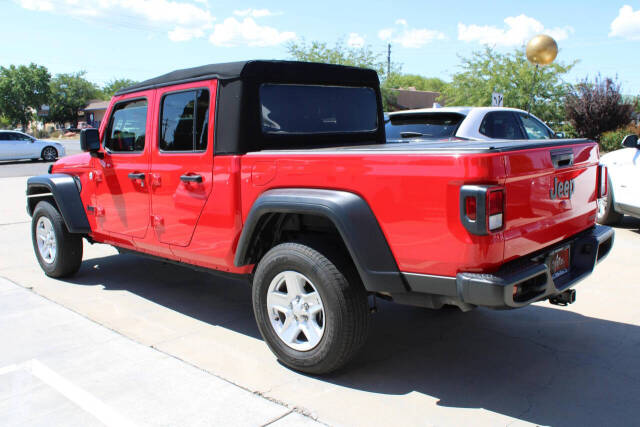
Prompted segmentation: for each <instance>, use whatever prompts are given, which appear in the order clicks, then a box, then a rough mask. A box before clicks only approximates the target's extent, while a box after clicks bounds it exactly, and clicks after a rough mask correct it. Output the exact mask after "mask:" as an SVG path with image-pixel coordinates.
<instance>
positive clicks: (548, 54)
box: [526, 34, 558, 114]
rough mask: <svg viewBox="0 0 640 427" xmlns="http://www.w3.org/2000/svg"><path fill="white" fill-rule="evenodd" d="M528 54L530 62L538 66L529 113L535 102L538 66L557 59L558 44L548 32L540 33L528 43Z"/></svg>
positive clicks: (530, 98) (534, 73) (535, 72)
mask: <svg viewBox="0 0 640 427" xmlns="http://www.w3.org/2000/svg"><path fill="white" fill-rule="evenodd" d="M526 54H527V59H528V60H529V62H531V63H532V64H535V65H536V68H535V69H534V70H533V83H532V84H531V95H530V96H529V105H528V107H527V113H528V114H531V104H533V94H534V91H535V88H536V78H537V77H538V68H540V66H541V65H542V66H544V65H549V64H551V63H552V62H553V61H554V59H556V56H558V44H557V43H556V41H555V40H554V39H553V37H551V36H548V35H546V34H538V35H537V36H535V37H534V38H532V39H531V40H529V43H527V49H526Z"/></svg>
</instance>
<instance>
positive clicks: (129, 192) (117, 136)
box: [94, 91, 154, 238]
mask: <svg viewBox="0 0 640 427" xmlns="http://www.w3.org/2000/svg"><path fill="white" fill-rule="evenodd" d="M153 95H154V91H147V92H143V93H142V94H136V95H135V97H134V98H130V99H122V100H119V101H118V102H117V103H116V104H114V106H113V108H112V109H111V114H110V118H109V122H108V124H107V126H106V127H105V129H104V133H103V135H102V144H103V148H104V150H103V151H104V158H102V159H98V160H99V161H98V162H97V163H98V167H97V169H96V170H95V171H94V173H96V179H95V182H96V200H97V203H96V204H97V206H96V217H97V226H98V230H99V231H101V232H107V233H116V234H121V235H124V236H127V237H138V238H142V237H144V236H145V234H146V232H147V227H148V225H149V220H150V215H149V185H148V183H149V176H148V175H149V157H150V156H149V152H150V150H151V147H150V145H151V144H150V143H149V140H150V138H149V136H150V135H151V134H152V127H153V126H152V124H153V121H152V120H151V117H150V116H151V109H150V108H148V107H149V106H150V105H151V104H152V101H153Z"/></svg>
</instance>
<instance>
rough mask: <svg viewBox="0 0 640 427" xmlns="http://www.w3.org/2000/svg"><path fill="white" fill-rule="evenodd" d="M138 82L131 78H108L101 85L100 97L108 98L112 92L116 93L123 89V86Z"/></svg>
mask: <svg viewBox="0 0 640 427" xmlns="http://www.w3.org/2000/svg"><path fill="white" fill-rule="evenodd" d="M136 83H138V82H137V81H135V80H131V79H112V80H109V81H108V82H107V83H106V84H105V85H104V86H103V87H102V95H103V96H102V97H103V99H110V98H111V97H112V96H113V94H114V93H116V92H117V91H119V90H120V89H124V88H125V87H129V86H132V85H134V84H136Z"/></svg>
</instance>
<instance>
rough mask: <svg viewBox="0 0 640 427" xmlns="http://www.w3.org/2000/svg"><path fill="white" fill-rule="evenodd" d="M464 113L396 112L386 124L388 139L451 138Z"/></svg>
mask: <svg viewBox="0 0 640 427" xmlns="http://www.w3.org/2000/svg"><path fill="white" fill-rule="evenodd" d="M462 120H464V116H463V115H462V114H456V113H425V114H404V115H403V114H394V115H392V116H391V120H390V121H389V122H387V124H386V126H385V132H386V134H387V140H397V139H406V138H449V137H452V136H454V135H455V133H456V130H457V129H458V125H459V124H460V122H462Z"/></svg>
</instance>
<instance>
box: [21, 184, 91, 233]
mask: <svg viewBox="0 0 640 427" xmlns="http://www.w3.org/2000/svg"><path fill="white" fill-rule="evenodd" d="M79 186H80V183H79V182H77V181H76V179H75V178H74V177H73V176H71V175H67V174H51V175H38V176H32V177H31V178H29V179H28V180H27V213H28V214H29V216H33V211H34V210H35V207H36V205H37V204H38V202H39V201H41V200H46V199H53V201H54V202H55V204H56V207H57V209H58V211H59V212H60V215H62V218H63V219H64V223H65V225H66V226H67V229H68V230H69V232H70V233H78V234H87V233H90V232H91V227H90V225H89V220H88V219H87V213H86V212H85V210H84V207H83V205H82V199H81V198H80V188H79Z"/></svg>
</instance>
